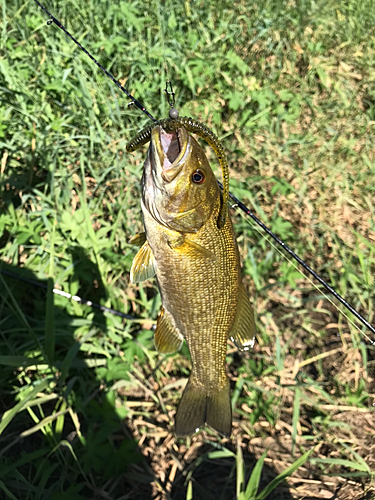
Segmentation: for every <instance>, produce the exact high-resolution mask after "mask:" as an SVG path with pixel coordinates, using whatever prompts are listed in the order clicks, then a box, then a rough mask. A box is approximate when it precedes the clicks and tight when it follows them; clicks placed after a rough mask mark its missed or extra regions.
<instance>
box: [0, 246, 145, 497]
mask: <svg viewBox="0 0 375 500" xmlns="http://www.w3.org/2000/svg"><path fill="white" fill-rule="evenodd" d="M73 252H74V259H75V262H77V263H78V262H79V265H78V264H77V266H76V267H75V271H74V273H75V280H76V281H77V280H78V281H79V283H80V289H81V291H82V292H87V294H89V292H90V294H89V295H86V296H89V297H91V296H92V294H91V292H92V290H88V288H87V283H88V282H90V281H91V282H93V283H94V287H95V286H96V285H95V280H96V279H97V276H99V272H98V270H97V268H96V266H95V264H93V263H92V262H90V261H89V260H88V259H87V258H86V257H84V252H83V250H82V251H80V250H79V249H74V250H73ZM0 269H1V270H2V271H6V272H11V273H13V274H17V275H18V276H22V278H24V279H26V280H29V282H24V281H21V280H19V279H15V278H14V277H10V276H9V275H8V276H7V275H4V274H1V275H0V413H1V414H4V413H5V412H9V410H11V409H12V408H15V406H16V405H17V403H19V402H20V401H21V400H25V398H26V394H27V391H28V390H31V389H32V388H34V387H36V386H38V384H40V383H41V382H43V381H45V380H48V379H50V380H51V382H50V384H49V385H48V387H47V388H46V389H44V390H41V391H40V393H36V394H35V396H36V397H35V398H33V401H34V402H33V404H25V405H24V407H23V408H21V409H20V411H18V412H15V414H14V416H13V418H12V419H10V421H9V423H8V425H7V426H6V427H5V429H4V431H3V433H2V434H1V435H0V483H1V487H0V498H4V496H2V495H4V494H5V495H6V496H5V498H22V499H25V500H26V499H34V498H40V499H47V498H48V499H52V500H65V499H66V500H75V499H77V500H78V499H81V498H90V499H102V498H106V499H109V498H116V499H119V498H151V486H150V482H151V481H152V480H153V478H152V477H151V476H150V477H147V476H145V474H144V470H143V468H142V467H139V465H140V464H141V463H142V460H143V457H142V453H141V451H140V449H139V448H138V446H137V443H136V441H135V440H134V439H133V437H132V435H131V432H130V431H129V429H128V428H127V426H126V425H125V423H124V416H123V410H124V409H123V408H120V409H119V408H117V407H116V404H115V392H114V391H113V390H112V391H111V390H110V389H109V386H110V385H112V383H113V382H112V383H111V381H106V379H105V367H106V362H107V360H106V358H105V357H104V356H100V354H97V353H85V352H84V349H82V344H83V343H84V341H85V337H86V338H87V336H90V335H94V334H96V333H97V332H98V331H101V332H103V331H104V332H105V331H106V318H105V316H104V315H103V314H102V313H101V312H100V311H96V312H95V315H94V317H93V319H92V320H91V322H92V324H91V326H90V325H89V333H88V334H86V336H85V335H78V336H77V332H78V331H79V328H80V325H81V323H82V320H83V318H80V317H74V316H72V315H70V314H68V313H67V312H66V311H65V310H64V309H62V308H60V307H56V306H55V307H54V308H53V311H54V323H55V347H54V358H53V363H52V366H50V365H49V364H48V362H47V356H46V353H45V351H46V342H45V339H46V334H45V330H46V303H47V280H45V281H40V280H38V279H37V277H36V275H35V274H34V273H33V272H31V271H29V270H27V269H25V268H22V269H19V268H17V267H16V266H10V265H7V264H5V263H3V262H0ZM31 281H37V282H38V283H39V284H40V285H42V286H41V287H36V286H35V285H33V284H32V283H31ZM97 283H98V286H97V290H96V292H97V293H96V297H95V299H96V300H97V301H98V302H99V300H100V298H101V292H100V289H103V287H101V286H99V285H100V283H99V282H97ZM86 323H87V320H86ZM86 326H87V325H86ZM97 327H99V328H97ZM82 337H83V338H82ZM76 338H77V340H76ZM78 338H79V341H78ZM98 366H99V367H101V366H103V371H102V372H101V371H100V369H99V370H98ZM6 415H9V413H8V414H5V416H6ZM49 417H50V419H49ZM4 420H5V419H3V423H4ZM0 425H1V424H0ZM38 425H39V428H38ZM11 495H14V496H13V497H12V496H11Z"/></svg>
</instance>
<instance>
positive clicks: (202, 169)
mask: <svg viewBox="0 0 375 500" xmlns="http://www.w3.org/2000/svg"><path fill="white" fill-rule="evenodd" d="M221 203H222V200H221V194H220V190H219V187H218V184H217V182H216V179H215V176H214V174H213V171H212V169H211V167H210V165H209V163H208V160H207V158H206V156H205V154H204V151H203V149H202V148H201V147H200V146H199V144H198V143H197V141H196V140H195V139H194V138H193V137H192V136H191V135H189V134H188V132H187V131H186V130H185V128H183V127H181V128H178V129H177V130H176V131H173V132H170V133H168V132H166V131H165V130H164V129H163V128H162V127H161V126H160V125H158V126H156V127H155V128H154V129H153V130H152V133H151V142H150V146H149V149H148V154H147V158H146V161H145V165H144V171H143V176H142V201H141V206H142V213H143V220H144V227H145V233H142V234H141V235H137V236H136V237H133V238H132V240H131V242H133V243H135V244H138V245H142V246H141V248H140V250H139V252H138V253H137V255H136V256H135V258H134V261H133V265H132V269H131V273H130V279H131V281H132V282H133V283H137V282H140V281H143V280H146V279H148V278H151V277H153V276H155V275H156V279H157V282H158V286H159V290H160V294H161V299H162V308H161V312H160V314H159V317H158V321H157V326H156V331H155V346H156V349H157V350H158V352H159V353H172V352H175V351H177V350H179V349H180V348H181V346H182V342H183V339H186V341H187V343H188V347H189V351H190V355H191V361H192V371H191V374H190V377H189V380H188V383H187V386H186V388H185V390H184V392H183V394H182V397H181V401H180V403H179V406H178V409H177V413H176V423H175V431H176V435H177V436H185V435H188V434H191V433H193V432H196V431H197V430H198V429H199V428H200V427H202V426H203V425H204V424H205V423H207V424H209V425H210V426H211V427H213V428H214V429H216V430H217V431H218V432H220V433H221V434H223V435H224V436H230V434H231V427H232V411H231V399H230V386H229V379H228V377H227V374H226V366H225V358H226V350H227V339H228V337H229V338H232V339H233V341H234V342H235V344H236V345H237V347H239V348H240V349H246V348H247V347H248V346H249V345H251V343H252V339H253V337H254V331H255V326H254V316H253V310H252V307H251V305H250V302H249V299H248V297H247V294H246V292H245V289H244V287H243V285H242V282H241V270H240V261H239V253H238V248H237V243H236V239H235V235H234V232H233V226H232V222H231V220H230V217H229V214H228V215H227V217H226V220H225V224H224V226H223V227H222V228H219V227H218V217H219V214H220V209H221Z"/></svg>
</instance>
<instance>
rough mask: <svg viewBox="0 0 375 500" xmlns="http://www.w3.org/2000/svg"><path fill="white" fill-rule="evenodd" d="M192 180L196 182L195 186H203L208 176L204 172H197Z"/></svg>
mask: <svg viewBox="0 0 375 500" xmlns="http://www.w3.org/2000/svg"><path fill="white" fill-rule="evenodd" d="M191 180H192V181H193V182H194V184H203V182H204V181H205V180H206V176H205V175H204V172H202V170H196V171H195V172H194V173H193V175H192V176H191Z"/></svg>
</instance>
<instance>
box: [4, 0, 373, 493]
mask: <svg viewBox="0 0 375 500" xmlns="http://www.w3.org/2000/svg"><path fill="white" fill-rule="evenodd" d="M45 5H46V7H47V8H48V9H49V10H50V11H51V12H52V13H53V15H54V16H55V17H56V18H57V19H59V20H60V21H61V22H62V23H63V24H64V25H65V26H66V27H67V28H68V29H69V30H70V31H71V32H72V34H73V35H74V36H75V37H76V38H77V39H78V40H79V41H80V42H81V43H82V44H83V45H84V46H85V47H86V48H87V49H88V50H89V51H90V52H91V53H92V54H93V55H94V56H95V57H96V58H97V59H98V60H99V62H100V63H101V64H102V65H103V66H105V67H106V68H107V69H108V70H109V71H111V72H112V73H113V74H114V75H115V77H116V78H118V79H120V80H121V82H123V84H124V85H125V87H126V88H127V89H128V90H129V91H130V92H131V93H132V94H133V95H134V96H135V97H136V98H137V99H139V100H140V101H141V102H142V103H143V104H144V105H145V106H146V107H147V109H148V110H149V111H150V112H151V113H152V114H153V115H154V116H156V117H157V118H162V117H165V116H166V115H167V110H168V104H167V102H166V97H165V93H164V91H163V89H164V88H165V81H166V79H167V78H169V79H170V80H171V81H172V83H173V88H174V90H175V92H176V94H177V95H176V98H177V102H176V106H177V107H178V108H179V110H180V114H181V115H182V116H184V115H187V116H192V117H194V118H195V119H197V120H200V121H202V122H203V123H206V124H207V125H208V126H209V127H211V128H212V129H213V130H214V131H215V133H216V134H217V135H218V136H219V137H220V138H221V139H222V140H223V144H224V146H225V148H226V150H227V152H228V157H229V160H230V165H231V180H230V184H231V191H232V192H233V194H234V195H236V196H237V197H239V198H240V199H241V200H243V201H244V203H245V204H247V205H248V206H249V207H251V209H252V210H253V211H254V212H255V213H256V214H257V215H258V216H259V217H260V218H261V219H262V220H263V221H264V222H265V223H266V224H267V225H268V226H269V227H270V228H271V229H272V230H273V231H274V232H275V233H277V234H278V235H279V236H280V237H281V238H282V239H284V240H285V242H286V243H288V245H289V246H290V247H292V248H293V249H294V251H295V252H296V253H297V254H298V255H300V256H301V257H302V258H303V259H304V260H306V261H307V262H308V263H309V265H310V266H311V267H313V268H314V269H315V270H316V271H318V272H319V273H320V274H321V275H322V276H323V277H324V278H326V279H327V280H329V282H330V283H331V284H332V285H333V286H334V287H335V288H336V289H337V290H338V292H339V293H340V294H342V295H343V296H345V298H346V299H347V300H348V301H349V302H350V303H351V304H352V305H353V306H354V307H355V308H357V309H358V310H359V311H360V312H361V313H362V314H363V315H364V316H365V317H366V318H368V319H369V321H370V322H371V323H372V324H373V323H374V322H375V320H374V303H375V302H374V300H375V292H374V289H375V287H374V275H375V204H374V193H375V183H374V180H373V179H374V175H375V167H374V165H375V154H374V127H375V72H374V65H373V61H374V57H375V30H374V26H375V9H374V8H373V1H372V0H364V1H362V2H360V1H359V0H347V1H346V2H326V1H323V0H318V1H316V2H311V1H305V0H300V1H296V2H289V3H285V2H281V1H277V0H273V1H271V0H269V1H267V0H260V1H258V2H256V4H255V3H253V4H249V2H245V1H240V2H237V3H236V4H233V2H229V1H224V0H223V1H220V2H203V1H201V2H191V1H189V0H187V1H186V2H175V1H173V0H168V1H166V2H164V3H161V2H158V1H156V0H155V1H150V2H146V3H145V2H138V1H132V2H118V3H117V2H105V1H100V2H98V1H94V0H89V1H87V2H78V1H67V0H62V1H59V2H57V1H56V0H49V1H48V2H46V3H45ZM0 8H1V10H2V15H1V16H0V30H1V36H0V190H1V192H0V259H1V265H2V266H3V267H2V269H4V270H11V271H12V272H18V273H19V274H20V275H22V276H23V277H26V278H28V279H31V280H35V279H36V280H40V282H41V283H42V284H43V285H44V287H45V288H36V287H35V286H33V285H31V284H28V283H24V282H19V281H17V280H14V279H12V278H9V277H7V276H5V275H0V300H1V302H0V411H1V412H2V413H3V417H2V420H1V423H0V498H12V499H13V498H17V499H21V498H22V499H30V500H31V499H32V500H34V499H44V498H46V499H47V498H48V499H56V500H60V499H61V500H62V499H65V498H66V499H69V500H70V499H73V500H74V499H80V498H94V497H95V498H103V499H104V498H116V499H117V500H119V499H120V498H124V499H125V498H145V499H147V498H173V499H174V500H175V499H178V498H194V499H195V500H198V499H200V498H205V500H207V499H209V498H215V499H216V498H218V497H217V489H218V488H219V489H220V488H221V489H220V491H221V492H222V495H224V496H223V498H229V497H235V496H237V497H238V498H253V497H254V498H263V497H262V496H259V495H261V491H267V487H268V486H267V485H269V484H271V485H272V484H275V483H272V481H273V480H274V478H275V477H276V476H277V475H278V474H282V473H283V472H285V471H288V470H290V469H288V468H289V467H290V466H292V464H295V463H297V464H299V463H300V462H299V461H300V459H301V457H307V455H306V453H307V452H308V451H309V450H313V449H314V452H313V454H312V455H311V457H310V458H309V461H308V462H306V463H305V464H304V466H303V467H302V468H301V469H298V471H296V472H295V473H294V475H295V480H293V481H291V482H289V483H288V487H286V486H285V485H284V490H283V491H284V493H279V497H280V498H282V496H281V495H282V494H285V498H291V497H292V498H300V497H302V496H306V495H307V494H308V493H306V492H310V493H309V494H310V496H311V495H313V494H315V495H316V496H318V492H319V491H324V490H325V491H328V492H331V493H332V495H333V493H335V494H336V495H337V498H347V497H346V496H345V495H347V493H348V492H349V493H350V495H352V498H354V499H356V498H358V499H360V498H361V499H362V498H370V497H371V495H373V490H371V480H372V476H373V474H374V470H375V464H374V457H373V456H372V455H371V452H369V450H371V445H372V443H373V442H374V435H373V431H372V425H371V423H372V421H373V400H374V395H375V388H374V377H375V368H374V367H375V358H374V348H373V346H371V344H370V342H368V341H367V340H366V338H365V337H364V334H367V335H368V336H369V337H371V335H370V334H369V332H366V330H365V328H364V327H362V326H360V325H358V328H357V327H355V326H354V325H353V324H352V323H351V322H350V320H352V321H354V318H352V316H351V315H350V314H348V313H345V314H343V313H341V312H339V311H338V310H337V308H336V305H337V304H336V303H333V304H332V303H331V302H329V301H328V300H327V298H326V296H325V295H324V294H323V291H322V290H321V288H320V287H317V286H315V285H314V284H312V283H311V282H310V281H309V280H308V279H307V278H305V277H303V276H302V275H301V274H300V273H299V271H297V270H296V269H295V267H293V265H291V263H289V262H287V261H286V260H285V258H284V257H283V256H282V255H281V254H280V253H279V251H278V250H277V249H276V248H275V247H274V246H272V245H271V244H270V243H269V242H268V241H267V240H266V239H265V238H264V235H263V234H260V233H259V232H258V229H257V228H256V227H254V226H253V225H252V223H250V221H249V220H247V219H245V218H244V217H243V216H242V215H241V214H239V213H234V214H233V220H234V223H235V230H236V234H237V236H238V242H239V247H240V252H241V257H242V264H243V272H244V283H245V284H246V287H247V289H248V290H249V294H250V296H251V297H252V300H253V302H254V305H255V310H256V316H257V327H258V335H257V344H256V347H255V348H254V350H253V352H252V353H250V355H249V356H246V357H243V356H240V355H239V354H238V353H237V351H236V350H235V349H232V348H230V349H229V350H228V369H229V374H230V378H231V383H232V388H233V400H232V402H233V407H234V432H233V437H232V439H231V440H230V441H221V440H220V438H219V437H218V436H217V435H216V434H215V433H214V432H212V431H210V430H206V431H203V432H201V433H200V434H199V435H197V436H193V437H191V438H188V439H186V440H185V439H184V440H182V439H175V438H174V436H173V419H174V411H175V408H176V404H177V402H178V400H179V397H180V394H181V388H182V383H183V379H184V378H186V377H187V376H188V374H189V369H190V365H189V356H188V350H187V348H186V346H184V348H183V350H182V352H181V353H180V354H176V355H174V356H169V357H167V358H161V357H159V356H158V355H157V354H156V352H155V350H154V347H153V339H152V332H151V331H150V327H151V325H152V323H153V322H154V321H155V319H156V317H157V313H158V311H159V308H160V297H159V294H158V292H157V288H156V284H155V283H154V281H150V282H146V283H144V284H142V285H140V286H133V285H131V284H130V283H129V270H130V266H131V263H132V259H133V257H134V255H135V251H136V249H135V248H134V247H133V246H132V245H130V244H128V241H129V239H130V237H131V236H132V235H134V234H135V233H137V232H138V231H139V230H140V228H141V227H142V221H141V215H140V177H141V174H142V164H143V160H144V158H145V153H146V150H145V148H144V149H143V150H139V151H137V152H136V153H134V154H132V155H128V154H126V153H125V145H126V143H127V141H128V140H129V139H131V138H132V137H133V136H134V135H135V134H136V133H137V131H138V130H139V129H141V128H142V127H143V126H145V125H146V123H147V119H146V117H145V116H144V115H143V114H142V113H141V112H140V111H138V110H136V109H134V108H131V107H130V108H129V107H128V106H127V102H128V101H127V100H126V99H124V96H122V95H119V92H118V91H117V88H116V87H115V86H114V85H113V83H112V82H111V81H110V80H109V79H108V78H107V77H105V75H103V74H102V73H101V72H100V70H99V69H98V68H97V67H96V66H95V65H94V64H93V63H92V62H91V61H90V60H89V59H88V58H87V56H85V55H84V54H83V53H82V52H81V51H80V50H79V49H78V48H77V47H76V46H75V45H74V44H73V42H72V41H71V40H69V39H68V38H67V37H65V35H64V34H63V33H62V32H61V30H58V28H57V27H56V26H55V25H52V26H47V24H46V21H47V18H46V16H45V15H43V14H42V13H41V11H40V9H39V8H38V7H37V5H36V4H35V3H34V2H33V1H32V0H29V1H26V2H24V1H21V0H12V2H6V0H3V1H2V3H1V5H0ZM206 151H207V155H208V156H209V158H210V161H211V163H212V165H215V168H216V164H215V155H214V153H213V151H211V150H210V149H209V147H208V146H207V147H206ZM216 171H217V172H218V177H219V178H220V169H217V170H216ZM53 284H55V286H56V287H57V288H59V289H61V290H63V291H65V292H67V293H69V294H72V295H79V296H81V297H83V298H86V299H89V300H91V301H93V302H96V303H100V304H102V305H104V306H107V307H111V308H113V309H116V310H119V311H123V312H126V313H129V314H131V315H133V316H134V317H136V318H138V319H137V320H136V321H125V320H123V319H121V318H120V317H118V316H114V315H111V314H109V313H106V312H104V313H103V312H99V311H98V310H97V309H94V308H92V307H89V306H87V305H80V304H78V303H76V302H74V301H70V300H68V299H66V298H64V297H61V296H57V295H53V294H52V285H53ZM354 323H355V324H357V321H354ZM266 449H269V451H268V454H267V458H266V456H265V455H264V452H265V450H266ZM212 453H218V454H217V455H212ZM220 454H221V455H220ZM241 457H242V458H241ZM260 457H262V458H261V459H260ZM256 459H260V461H259V462H258V466H257V467H256V468H255V469H254V464H255V461H256ZM265 464H266V465H265ZM262 465H263V469H262ZM260 469H262V471H263V472H262V475H261V479H260V481H259V477H260V476H259V474H260ZM252 471H253V473H252ZM328 476H331V477H330V481H327V477H328ZM249 478H250V479H249ZM297 478H299V479H300V481H299V482H298V481H297ZM307 480H313V481H312V482H310V483H308V482H306V481H307ZM249 481H250V482H249ZM304 481H305V482H304ZM314 485H315V486H314ZM258 486H259V491H256V490H257V488H258ZM314 488H315V489H314ZM319 488H320V489H319ZM287 490H288V491H287ZM276 491H281V490H276ZM371 491H372V493H371ZM249 492H251V495H252V496H249V495H250V493H249ZM248 493H249V494H248ZM247 494H248V496H246V495H247ZM225 495H226V496H225ZM256 495H258V496H256ZM288 495H289V496H288ZM366 495H368V496H367V497H366Z"/></svg>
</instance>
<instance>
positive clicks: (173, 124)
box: [126, 108, 229, 229]
mask: <svg viewBox="0 0 375 500" xmlns="http://www.w3.org/2000/svg"><path fill="white" fill-rule="evenodd" d="M169 116H170V117H169V118H165V119H163V120H158V121H156V122H155V123H154V124H152V125H149V126H148V127H146V128H144V129H142V130H141V131H140V132H139V133H138V134H137V135H136V136H135V137H134V139H132V140H131V141H130V142H129V143H128V144H127V146H126V151H128V152H131V151H135V150H136V149H138V148H139V147H141V146H143V145H144V144H147V143H148V142H150V140H151V131H152V129H153V128H155V127H156V126H157V125H160V126H161V127H162V128H163V129H164V130H165V131H167V132H173V131H174V130H176V129H178V128H180V127H184V128H185V129H186V130H187V131H188V132H192V133H193V134H197V135H199V137H201V138H202V139H204V140H205V141H206V142H207V143H208V144H209V145H210V146H211V147H212V149H213V150H214V151H215V153H216V156H217V158H218V160H219V163H220V166H221V169H222V172H223V199H222V205H221V209H220V214H219V220H218V227H219V229H221V228H223V227H224V224H225V221H226V218H227V215H228V209H227V205H228V201H229V167H228V161H227V155H226V154H225V150H224V147H223V145H222V144H221V142H220V141H219V139H218V137H217V136H216V135H215V134H214V133H213V132H212V130H210V129H209V128H208V127H207V126H206V125H204V124H203V123H201V122H198V121H197V120H194V119H193V118H190V117H187V116H182V117H179V116H178V111H177V110H176V109H175V108H172V109H171V110H170V111H169Z"/></svg>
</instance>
